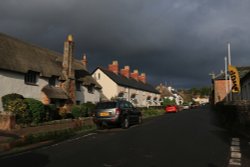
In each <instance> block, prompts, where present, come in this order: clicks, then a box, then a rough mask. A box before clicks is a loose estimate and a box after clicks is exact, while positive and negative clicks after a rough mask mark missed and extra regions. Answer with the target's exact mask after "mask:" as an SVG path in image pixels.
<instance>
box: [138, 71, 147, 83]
mask: <svg viewBox="0 0 250 167" xmlns="http://www.w3.org/2000/svg"><path fill="white" fill-rule="evenodd" d="M138 79H139V81H141V82H143V83H146V74H145V73H141V75H140V76H138Z"/></svg>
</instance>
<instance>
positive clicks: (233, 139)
mask: <svg viewBox="0 0 250 167" xmlns="http://www.w3.org/2000/svg"><path fill="white" fill-rule="evenodd" d="M232 141H237V142H240V139H239V138H232Z"/></svg>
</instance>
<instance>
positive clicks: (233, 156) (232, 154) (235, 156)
mask: <svg viewBox="0 0 250 167" xmlns="http://www.w3.org/2000/svg"><path fill="white" fill-rule="evenodd" d="M231 157H232V158H238V159H241V153H239V152H231Z"/></svg>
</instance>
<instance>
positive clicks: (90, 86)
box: [87, 84, 94, 94]
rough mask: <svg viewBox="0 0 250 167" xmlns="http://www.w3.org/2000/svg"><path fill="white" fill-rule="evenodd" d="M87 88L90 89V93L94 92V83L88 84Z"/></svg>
mask: <svg viewBox="0 0 250 167" xmlns="http://www.w3.org/2000/svg"><path fill="white" fill-rule="evenodd" d="M87 89H88V92H89V93H92V94H93V93H94V85H92V84H91V85H88V86H87Z"/></svg>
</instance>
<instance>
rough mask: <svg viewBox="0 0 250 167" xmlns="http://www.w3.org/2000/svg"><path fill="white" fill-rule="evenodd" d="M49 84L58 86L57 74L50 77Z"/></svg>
mask: <svg viewBox="0 0 250 167" xmlns="http://www.w3.org/2000/svg"><path fill="white" fill-rule="evenodd" d="M49 85H50V86H56V76H51V77H50V78H49Z"/></svg>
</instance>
